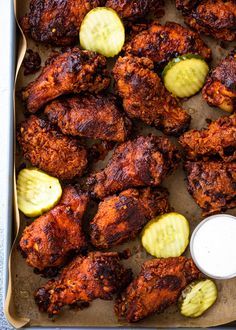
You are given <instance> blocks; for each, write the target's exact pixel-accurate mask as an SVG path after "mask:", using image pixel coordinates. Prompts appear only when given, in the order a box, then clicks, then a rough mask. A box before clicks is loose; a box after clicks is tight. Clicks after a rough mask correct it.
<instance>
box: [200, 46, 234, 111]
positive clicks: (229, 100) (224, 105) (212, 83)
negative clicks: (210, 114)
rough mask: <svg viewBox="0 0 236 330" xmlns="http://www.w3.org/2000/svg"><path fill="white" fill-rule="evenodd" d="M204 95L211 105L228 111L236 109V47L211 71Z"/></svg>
mask: <svg viewBox="0 0 236 330" xmlns="http://www.w3.org/2000/svg"><path fill="white" fill-rule="evenodd" d="M202 95H203V97H204V99H205V100H206V101H207V103H208V104H209V105H211V106H216V107H219V108H220V109H222V110H225V111H228V112H232V111H235V110H236V49H235V50H234V51H232V52H231V53H230V54H229V55H228V56H227V57H226V58H224V59H223V60H222V61H221V62H220V63H219V65H218V66H217V67H216V68H215V69H214V70H213V71H212V72H211V73H210V75H209V77H208V79H207V81H206V84H205V86H204V88H203V89H202Z"/></svg>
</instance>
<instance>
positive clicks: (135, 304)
mask: <svg viewBox="0 0 236 330" xmlns="http://www.w3.org/2000/svg"><path fill="white" fill-rule="evenodd" d="M199 277H200V271H199V270H198V269H197V268H196V266H195V265H194V263H193V261H192V259H188V258H186V257H176V258H165V259H152V260H148V261H146V262H144V264H143V265H142V269H141V272H140V274H139V275H138V276H137V277H136V278H135V279H134V280H133V281H132V282H131V283H130V285H129V286H128V287H127V289H126V290H125V291H124V292H123V293H122V294H121V297H120V298H118V299H117V300H116V303H115V312H116V314H117V316H118V317H119V318H122V317H124V318H125V319H126V320H127V321H128V322H137V321H139V320H141V319H143V318H145V317H146V316H148V315H150V314H153V313H155V312H162V311H163V310H165V309H166V308H167V307H168V306H170V305H172V304H174V303H176V302H177V299H178V297H179V295H180V294H181V291H182V290H183V289H184V288H185V287H186V286H187V285H188V284H189V283H190V282H192V281H193V280H196V279H198V278H199Z"/></svg>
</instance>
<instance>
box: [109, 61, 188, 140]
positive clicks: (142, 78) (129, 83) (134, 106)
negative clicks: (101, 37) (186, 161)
mask: <svg viewBox="0 0 236 330" xmlns="http://www.w3.org/2000/svg"><path fill="white" fill-rule="evenodd" d="M153 69H154V64H153V62H152V61H151V60H149V59H148V58H145V57H141V58H139V57H134V56H132V55H128V56H125V57H119V58H118V60H117V62H116V64H115V67H114V69H113V74H114V79H115V83H116V89H117V92H118V94H119V95H120V96H121V98H122V99H123V107H124V109H125V111H126V113H127V114H128V116H129V117H130V118H138V119H141V120H142V121H144V122H145V123H146V124H148V125H154V126H155V127H156V128H159V129H161V130H162V131H163V132H164V133H165V134H169V135H180V134H181V133H183V132H184V131H185V130H186V129H187V128H188V127H189V124H190V120H191V117H190V116H189V115H188V114H187V112H185V111H184V110H183V108H181V107H180V106H179V104H178V101H177V100H176V99H175V98H174V97H173V96H172V95H171V94H170V93H169V92H168V91H167V90H166V89H165V87H164V85H163V84H162V82H161V79H160V78H159V77H158V75H157V74H156V73H155V72H154V71H153Z"/></svg>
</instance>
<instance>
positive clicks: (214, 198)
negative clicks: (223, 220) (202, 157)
mask: <svg viewBox="0 0 236 330" xmlns="http://www.w3.org/2000/svg"><path fill="white" fill-rule="evenodd" d="M184 168H185V171H186V173H187V181H188V191H189V193H190V194H191V195H192V197H193V198H194V200H195V202H196V203H197V204H198V205H199V206H200V207H201V208H202V214H203V216H205V215H210V214H214V213H220V212H225V211H226V210H227V209H230V208H234V207H236V162H231V163H225V162H221V161H206V162H204V161H198V162H190V161H188V162H186V164H185V166H184Z"/></svg>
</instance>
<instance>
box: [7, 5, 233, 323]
mask: <svg viewBox="0 0 236 330" xmlns="http://www.w3.org/2000/svg"><path fill="white" fill-rule="evenodd" d="M14 1H15V12H16V17H17V18H20V17H21V16H23V14H24V13H25V12H26V10H27V8H28V5H29V0H14ZM165 10H166V14H165V16H164V18H162V19H161V22H165V21H168V20H173V21H175V22H180V23H182V24H184V23H183V18H182V16H181V14H180V13H178V12H177V11H176V9H175V5H174V1H171V0H167V1H166V7H165ZM203 39H205V41H206V42H207V44H208V45H209V46H210V47H211V49H212V51H213V62H212V65H213V66H214V65H215V64H216V63H218V61H219V60H220V58H222V57H223V56H224V55H225V54H226V53H227V52H228V51H229V49H231V48H232V47H233V46H235V43H231V44H230V46H229V45H227V47H226V48H227V49H226V48H225V45H224V48H222V47H221V46H220V42H217V41H215V40H213V39H211V38H207V37H203ZM18 42H19V48H18V58H17V63H18V66H17V74H16V92H17V91H19V90H20V89H21V88H22V87H23V86H25V85H26V84H28V82H29V81H31V80H34V79H35V77H36V76H37V74H36V75H30V76H24V75H23V70H22V69H21V68H20V66H21V62H22V59H23V57H24V54H25V51H26V39H25V38H24V37H22V36H21V37H20V36H19V40H18ZM27 43H28V44H27V48H31V49H33V50H35V51H38V52H39V54H40V56H41V58H42V59H43V61H44V60H45V59H46V58H47V56H48V54H50V53H51V51H52V49H51V48H50V47H45V46H42V45H39V44H36V43H34V42H32V40H27ZM42 64H43V63H42ZM18 71H19V72H18ZM38 74H39V73H38ZM183 106H184V108H186V109H187V111H188V112H189V113H190V114H191V116H192V122H191V128H198V129H199V128H202V127H204V126H206V119H207V118H209V119H213V120H214V119H216V118H218V117H219V116H221V115H225V113H224V112H222V111H221V110H219V109H215V108H210V107H209V106H208V105H207V104H206V102H205V101H203V100H202V98H201V94H199V95H196V96H194V97H192V98H190V99H189V100H187V101H186V102H184V103H183ZM23 118H24V108H23V105H22V103H21V102H20V100H19V99H17V97H16V98H15V122H16V123H19V122H20V121H21V120H22V119H23ZM137 125H138V127H139V131H140V133H143V134H147V133H149V132H152V133H154V134H157V135H160V134H161V133H160V132H159V131H157V130H156V129H154V128H150V127H147V126H144V125H142V124H137ZM172 140H173V141H174V142H175V143H176V140H175V139H173V138H172ZM15 162H16V163H15V164H16V166H15V169H17V168H19V166H20V165H21V164H22V163H23V162H24V160H23V159H22V156H21V155H20V153H19V151H18V150H17V149H16V148H15ZM105 163H106V161H103V162H99V163H98V164H97V165H96V167H95V169H98V168H102V167H104V165H105ZM184 178H185V177H184V173H183V171H182V167H181V166H180V167H179V169H178V170H177V171H176V172H175V173H174V174H173V175H172V176H170V177H168V179H166V180H165V182H164V183H163V185H164V186H166V187H167V188H168V190H169V192H170V204H171V206H172V207H173V208H174V210H175V211H176V212H180V213H182V214H183V215H185V216H186V217H187V219H188V220H189V222H190V225H191V231H192V230H193V229H194V228H195V226H196V225H197V224H198V223H199V222H200V221H201V220H202V217H201V210H200V208H199V207H198V206H197V205H196V204H195V202H194V201H193V200H192V198H191V196H190V195H189V194H188V192H187V190H186V182H185V179H184ZM14 192H15V193H16V189H15V187H14ZM15 196H16V194H15ZM15 196H14V206H15V217H14V222H15V234H16V237H17V238H16V241H15V243H14V245H13V249H12V253H11V257H10V260H9V271H10V279H9V287H8V295H7V299H6V303H5V313H6V316H7V318H8V320H9V322H10V323H11V324H12V325H13V326H14V327H15V328H20V327H22V326H24V325H26V324H28V325H30V326H45V327H49V326H55V327H60V326H102V327H108V326H110V327H117V326H126V327H127V326H131V327H155V328H156V327H158V328H161V327H171V328H173V327H208V326H216V325H220V324H224V323H228V322H231V321H234V320H236V278H235V279H231V280H227V281H217V287H218V290H219V297H218V299H217V302H216V304H215V305H214V306H213V307H212V308H211V309H210V310H209V311H207V312H206V313H205V314H204V315H203V316H201V317H199V318H196V319H188V318H184V317H182V316H181V315H180V313H179V312H178V310H177V307H176V306H172V307H170V308H169V309H167V310H166V311H165V312H164V313H162V314H154V315H153V316H150V317H148V318H146V319H144V320H143V321H141V322H139V323H136V324H127V323H125V322H124V323H122V322H118V321H117V319H116V317H115V315H114V312H113V302H112V301H102V300H99V299H98V300H96V301H94V302H92V303H91V306H90V307H89V308H87V309H84V310H83V311H77V310H70V309H66V308H65V309H64V310H63V311H62V313H61V314H60V315H59V316H58V317H57V318H56V319H54V320H52V319H49V318H48V317H47V315H46V314H44V313H40V312H39V311H38V308H37V306H36V305H35V303H34V299H33V292H34V290H35V289H37V288H39V287H40V286H41V285H42V284H44V283H45V282H46V281H47V279H45V278H42V277H41V276H40V275H36V274H35V273H34V272H33V270H32V268H30V267H28V266H27V265H26V262H25V260H24V259H23V258H22V256H21V254H20V253H19V251H18V250H17V244H18V238H19V237H20V234H21V232H22V230H23V229H24V227H25V225H26V223H29V219H24V217H23V215H22V214H19V212H18V208H17V201H16V198H15ZM228 213H229V214H233V215H236V210H235V209H234V210H230V211H229V212H228ZM219 244H220V242H219ZM127 247H129V248H130V249H131V251H132V253H133V255H132V257H131V258H130V259H129V260H128V261H126V262H124V264H127V266H128V267H132V269H133V271H134V274H135V275H136V274H137V273H138V272H139V269H140V266H141V264H142V262H143V261H144V260H145V259H147V258H150V256H148V255H147V254H146V253H145V251H144V250H143V249H142V247H141V244H140V238H139V237H137V239H136V240H135V241H132V242H131V243H127V244H123V245H122V246H119V247H118V248H117V249H116V250H123V249H124V248H127ZM114 250H115V249H114ZM186 255H189V250H188V251H187V252H186ZM232 262H235V260H232Z"/></svg>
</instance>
